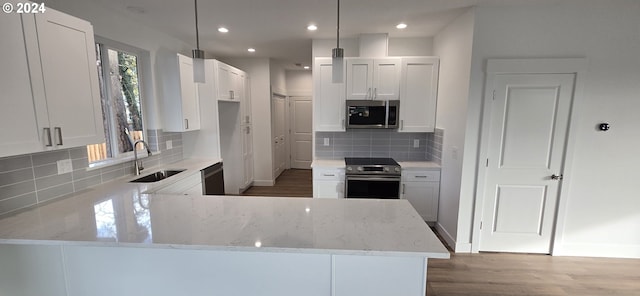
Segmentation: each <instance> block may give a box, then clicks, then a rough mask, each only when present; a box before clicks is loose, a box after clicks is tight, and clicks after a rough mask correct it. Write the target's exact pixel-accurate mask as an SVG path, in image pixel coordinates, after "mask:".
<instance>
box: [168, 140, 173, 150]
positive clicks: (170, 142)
mask: <svg viewBox="0 0 640 296" xmlns="http://www.w3.org/2000/svg"><path fill="white" fill-rule="evenodd" d="M169 149H173V141H171V140H169V141H167V150H169Z"/></svg>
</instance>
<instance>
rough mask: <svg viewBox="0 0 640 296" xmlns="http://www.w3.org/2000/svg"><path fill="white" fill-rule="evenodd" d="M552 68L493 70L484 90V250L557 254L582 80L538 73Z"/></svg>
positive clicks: (512, 65)
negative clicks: (570, 135) (560, 211)
mask: <svg viewBox="0 0 640 296" xmlns="http://www.w3.org/2000/svg"><path fill="white" fill-rule="evenodd" d="M536 62H539V63H541V64H536ZM554 62H559V61H549V60H541V61H536V60H527V61H524V60H517V61H509V60H498V61H496V62H492V61H490V62H489V63H488V65H489V66H488V69H489V70H495V69H498V71H495V72H492V71H489V73H488V77H487V83H486V89H487V94H486V97H485V109H484V115H483V118H484V120H485V122H484V125H483V137H482V143H481V146H482V148H481V158H480V160H481V161H480V163H481V164H480V170H479V178H478V180H479V181H478V191H477V196H478V202H477V204H476V213H478V214H479V216H480V219H479V221H477V220H476V221H477V222H479V223H476V224H477V225H476V227H477V229H476V231H477V234H479V235H478V241H477V244H475V245H476V246H477V250H478V251H493V252H522V253H542V254H550V253H551V252H552V247H553V239H554V231H555V229H556V219H557V215H558V208H559V201H560V198H561V194H562V180H563V177H564V176H563V175H565V173H567V170H566V167H567V166H566V161H565V159H566V153H567V149H566V148H567V143H568V133H569V122H570V118H571V111H572V103H573V101H574V97H575V89H576V77H577V73H576V72H573V73H572V72H571V71H566V72H564V71H561V70H553V69H551V70H549V69H547V70H545V71H540V70H539V69H540V67H541V66H545V65H553V63H554ZM570 64H571V63H569V65H570ZM558 65H562V63H561V62H560V63H559V64H558ZM558 65H554V66H553V67H555V68H558ZM527 67H529V68H527ZM542 68H544V67H542ZM510 69H515V70H514V71H516V72H511V71H509V70H510Z"/></svg>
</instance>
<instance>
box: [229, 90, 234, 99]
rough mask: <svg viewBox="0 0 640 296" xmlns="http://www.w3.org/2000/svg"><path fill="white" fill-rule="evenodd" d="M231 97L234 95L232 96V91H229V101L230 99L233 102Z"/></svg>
mask: <svg viewBox="0 0 640 296" xmlns="http://www.w3.org/2000/svg"><path fill="white" fill-rule="evenodd" d="M233 95H234V94H233V91H232V90H230V91H229V98H230V99H232V100H233V97H234V96H233Z"/></svg>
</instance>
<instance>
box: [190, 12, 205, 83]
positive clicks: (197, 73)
mask: <svg viewBox="0 0 640 296" xmlns="http://www.w3.org/2000/svg"><path fill="white" fill-rule="evenodd" d="M194 7H195V12H196V13H195V14H196V49H194V50H192V51H191V54H192V57H193V82H198V83H204V81H205V79H204V51H202V50H200V36H199V32H198V0H194Z"/></svg>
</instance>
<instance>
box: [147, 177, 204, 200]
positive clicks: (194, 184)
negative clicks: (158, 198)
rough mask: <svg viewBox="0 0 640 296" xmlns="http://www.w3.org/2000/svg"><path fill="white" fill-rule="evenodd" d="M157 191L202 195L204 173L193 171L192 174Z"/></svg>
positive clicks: (160, 192)
mask: <svg viewBox="0 0 640 296" xmlns="http://www.w3.org/2000/svg"><path fill="white" fill-rule="evenodd" d="M155 193H158V194H180V195H202V174H201V173H200V172H198V173H193V174H192V175H191V176H189V177H186V178H184V179H182V180H180V181H177V182H175V183H173V184H171V185H168V186H167V187H164V188H162V189H160V190H158V191H156V192H155Z"/></svg>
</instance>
